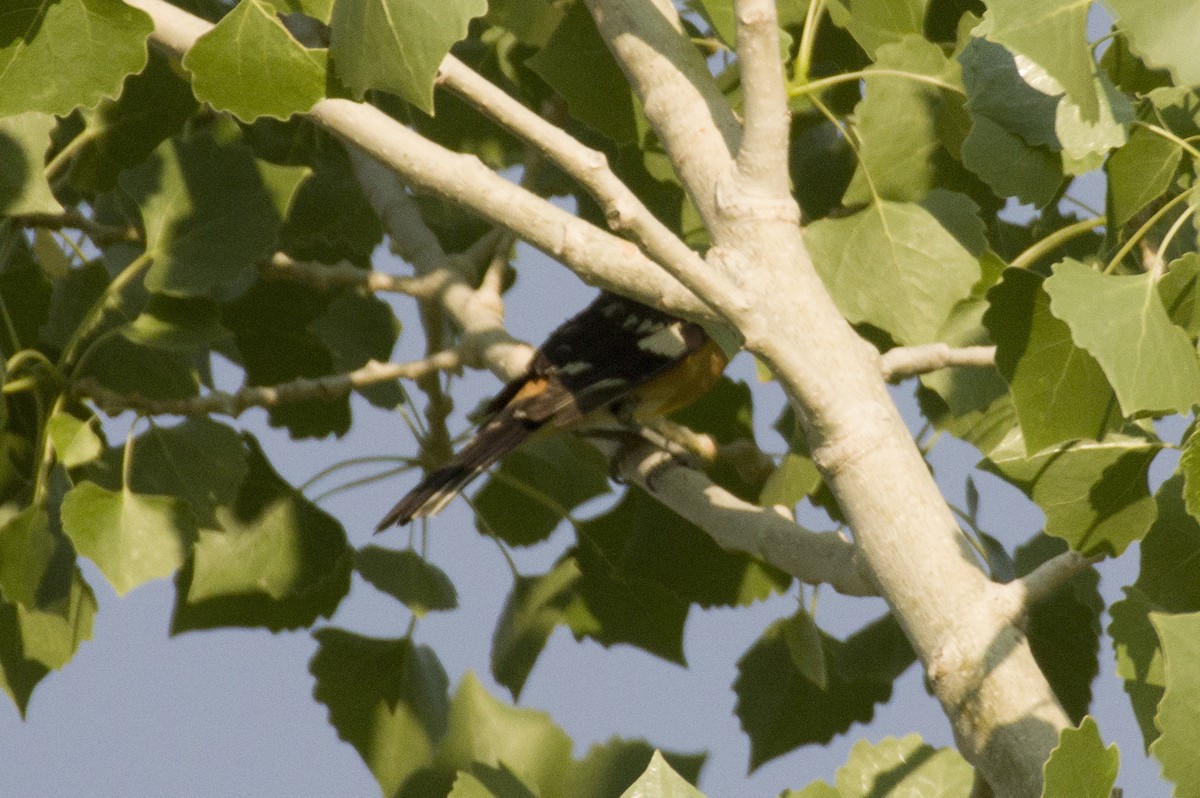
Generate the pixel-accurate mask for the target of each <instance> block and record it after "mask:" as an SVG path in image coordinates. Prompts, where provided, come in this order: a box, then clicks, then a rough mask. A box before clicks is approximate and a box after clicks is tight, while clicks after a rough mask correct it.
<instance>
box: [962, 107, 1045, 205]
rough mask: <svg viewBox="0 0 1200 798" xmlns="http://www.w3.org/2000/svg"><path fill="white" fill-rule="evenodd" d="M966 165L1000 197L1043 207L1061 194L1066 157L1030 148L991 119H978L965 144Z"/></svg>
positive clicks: (964, 160) (1042, 148) (975, 120)
mask: <svg viewBox="0 0 1200 798" xmlns="http://www.w3.org/2000/svg"><path fill="white" fill-rule="evenodd" d="M962 160H963V165H964V166H966V167H967V168H968V169H970V170H971V171H972V172H974V173H975V174H976V175H978V176H979V178H980V179H981V180H983V181H984V182H985V183H987V184H988V187H989V188H991V189H992V191H994V192H995V193H996V195H997V196H999V197H1016V198H1017V199H1019V200H1020V201H1021V202H1027V203H1031V204H1033V205H1036V206H1038V207H1039V208H1041V207H1044V206H1045V205H1047V204H1048V203H1049V202H1050V201H1051V200H1053V199H1054V197H1055V196H1057V194H1058V188H1059V186H1061V185H1062V182H1063V174H1062V158H1061V157H1059V155H1058V153H1056V152H1051V151H1050V150H1048V149H1046V148H1045V147H1030V146H1029V145H1027V144H1026V143H1025V142H1023V141H1021V139H1020V138H1019V137H1018V136H1017V135H1015V134H1013V133H1010V132H1009V131H1007V130H1005V129H1004V127H1002V126H1001V125H999V124H998V123H996V122H995V121H994V120H992V119H990V118H989V117H982V116H981V117H976V118H975V119H974V124H973V125H972V126H971V132H970V134H969V135H968V136H967V138H966V140H965V141H964V142H963V145H962Z"/></svg>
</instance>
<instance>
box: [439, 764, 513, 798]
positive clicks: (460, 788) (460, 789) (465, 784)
mask: <svg viewBox="0 0 1200 798" xmlns="http://www.w3.org/2000/svg"><path fill="white" fill-rule="evenodd" d="M446 798H501V797H500V796H497V795H496V793H494V792H492V791H491V790H489V789H488V788H487V787H486V786H485V785H484V783H483V782H482V781H480V780H479V779H477V778H475V777H474V776H472V775H471V774H470V773H467V772H465V771H461V770H460V771H459V772H458V776H457V778H455V779H454V787H453V788H452V789H451V790H450V794H449V795H447V796H446ZM504 798H508V797H507V796H504Z"/></svg>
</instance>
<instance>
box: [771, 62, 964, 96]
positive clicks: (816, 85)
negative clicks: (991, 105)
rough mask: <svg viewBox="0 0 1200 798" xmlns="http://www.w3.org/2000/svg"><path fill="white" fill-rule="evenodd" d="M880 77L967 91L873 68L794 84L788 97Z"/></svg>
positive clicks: (934, 80) (938, 81)
mask: <svg viewBox="0 0 1200 798" xmlns="http://www.w3.org/2000/svg"><path fill="white" fill-rule="evenodd" d="M879 76H885V77H896V78H908V79H909V80H912V81H915V82H917V83H927V84H929V85H930V86H936V87H937V88H939V89H945V90H946V91H952V92H954V93H955V94H962V95H964V96H965V95H966V92H965V91H963V90H962V89H960V88H959V87H958V86H955V85H954V84H953V83H947V82H946V81H944V80H942V79H940V78H935V77H933V76H932V75H922V74H921V73H919V72H906V71H904V70H902V69H880V68H878V67H871V68H870V69H860V70H856V71H854V72H843V73H841V74H839V75H830V76H829V77H827V78H820V79H818V80H814V81H808V82H805V83H800V84H792V85H790V86H788V97H789V98H792V97H802V96H807V95H810V94H814V93H816V92H819V91H823V90H825V89H827V88H830V87H831V86H837V85H839V84H842V83H849V82H851V81H856V80H863V79H865V78H872V77H879Z"/></svg>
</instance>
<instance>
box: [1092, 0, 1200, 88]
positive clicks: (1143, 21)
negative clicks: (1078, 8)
mask: <svg viewBox="0 0 1200 798" xmlns="http://www.w3.org/2000/svg"><path fill="white" fill-rule="evenodd" d="M1107 5H1108V7H1109V8H1110V9H1112V11H1113V12H1114V13H1115V14H1116V17H1117V25H1118V27H1119V29H1120V31H1121V32H1122V33H1124V34H1125V36H1126V37H1127V38H1128V41H1129V49H1130V50H1132V51H1133V52H1135V53H1137V54H1138V55H1139V56H1141V57H1142V60H1143V61H1145V62H1146V63H1147V64H1148V65H1149V66H1152V67H1162V68H1165V69H1167V70H1169V71H1170V73H1171V77H1172V78H1174V79H1175V83H1176V85H1179V86H1186V85H1190V84H1193V83H1200V64H1197V63H1196V57H1195V56H1196V50H1195V40H1194V39H1193V38H1192V33H1193V32H1194V31H1196V30H1197V28H1200V8H1197V7H1196V6H1195V5H1194V4H1192V3H1177V2H1172V0H1108V3H1107Z"/></svg>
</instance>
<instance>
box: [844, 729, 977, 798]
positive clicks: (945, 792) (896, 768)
mask: <svg viewBox="0 0 1200 798" xmlns="http://www.w3.org/2000/svg"><path fill="white" fill-rule="evenodd" d="M974 779H975V771H974V769H973V768H972V767H971V766H970V765H969V764H967V761H966V760H965V759H963V758H962V756H961V755H960V754H959V753H958V752H957V751H955V750H954V749H952V748H933V747H932V746H930V745H929V744H928V743H925V742H922V740H921V737H920V735H917V734H909V735H906V736H904V737H902V738H900V739H897V738H895V737H885V738H884V739H882V740H880V741H879V742H878V743H877V744H875V745H872V744H871V743H869V742H867V741H866V740H859V741H858V742H856V743H855V744H854V747H853V748H851V749H850V757H849V758H848V759H847V760H846V764H844V765H842V766H841V767H840V768H838V771H837V794H838V795H839V796H841V798H882V796H889V798H900V796H910V795H911V796H920V797H921V798H966V796H968V795H970V794H971V785H972V783H973V781H974Z"/></svg>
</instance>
